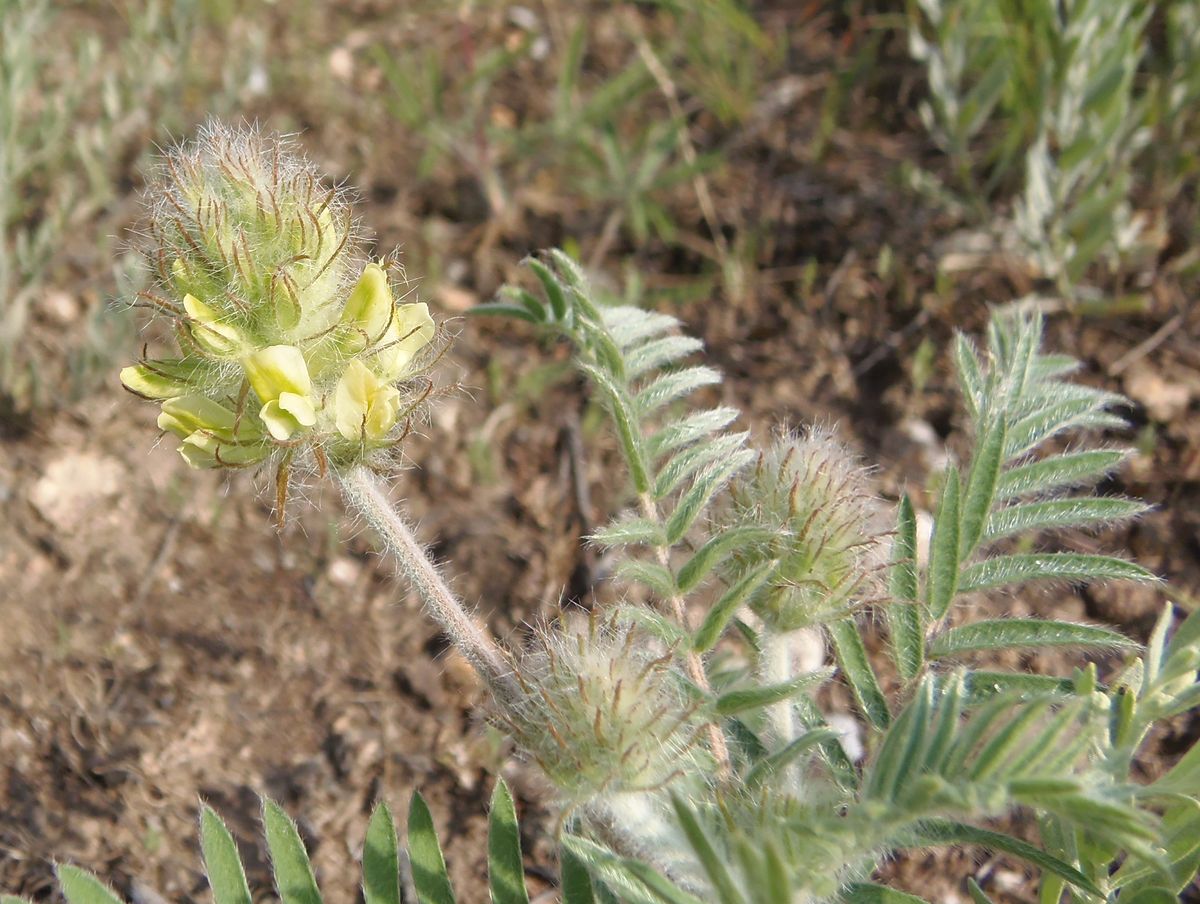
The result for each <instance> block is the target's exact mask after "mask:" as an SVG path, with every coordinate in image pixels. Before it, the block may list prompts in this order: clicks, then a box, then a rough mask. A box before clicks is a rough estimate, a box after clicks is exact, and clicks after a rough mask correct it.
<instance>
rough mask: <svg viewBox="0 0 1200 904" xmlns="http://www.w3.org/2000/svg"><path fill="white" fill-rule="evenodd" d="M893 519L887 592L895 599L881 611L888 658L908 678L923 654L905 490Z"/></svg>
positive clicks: (913, 521) (913, 522) (912, 520)
mask: <svg viewBox="0 0 1200 904" xmlns="http://www.w3.org/2000/svg"><path fill="white" fill-rule="evenodd" d="M896 521H897V524H896V540H895V542H894V543H893V544H892V569H891V593H892V598H893V600H895V602H893V603H892V605H890V606H888V607H887V609H886V610H885V611H886V612H887V619H888V638H889V640H890V641H891V647H892V659H893V660H894V662H895V663H896V669H897V670H898V671H899V672H900V677H901V678H904V679H905V680H911V679H912V678H914V677H916V675H917V674H918V673H919V672H920V671H921V665H922V663H923V660H924V658H925V627H924V625H923V624H922V623H921V609H920V607H919V606H918V605H917V595H918V586H917V516H916V512H914V511H913V504H912V500H911V499H909V498H908V495H907V494H905V495H904V496H903V497H901V499H900V507H899V512H898V513H897V518H896Z"/></svg>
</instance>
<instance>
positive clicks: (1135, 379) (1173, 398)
mask: <svg viewBox="0 0 1200 904" xmlns="http://www.w3.org/2000/svg"><path fill="white" fill-rule="evenodd" d="M1125 392H1126V394H1127V395H1128V396H1129V397H1130V398H1131V399H1133V400H1134V401H1135V402H1138V403H1140V404H1141V405H1142V406H1143V407H1144V408H1145V409H1146V413H1147V414H1148V415H1150V419H1151V420H1154V421H1158V422H1159V423H1161V424H1169V423H1170V422H1171V421H1173V420H1175V419H1176V418H1177V417H1179V416H1180V415H1181V414H1183V413H1184V412H1185V411H1187V407H1188V405H1189V404H1190V403H1191V401H1192V393H1191V389H1189V387H1187V386H1185V385H1183V384H1182V383H1172V382H1170V381H1168V380H1164V379H1163V378H1162V376H1160V375H1159V374H1158V373H1157V372H1155V371H1154V370H1152V369H1150V368H1149V367H1138V368H1134V369H1133V370H1131V371H1130V372H1129V374H1128V375H1126V377H1125Z"/></svg>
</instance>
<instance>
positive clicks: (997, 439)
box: [958, 414, 1008, 562]
mask: <svg viewBox="0 0 1200 904" xmlns="http://www.w3.org/2000/svg"><path fill="white" fill-rule="evenodd" d="M1007 423H1008V421H1007V420H1006V419H1005V417H1004V415H1003V414H1001V415H1000V416H998V417H997V418H996V419H995V420H994V421H993V422H992V423H991V424H989V425H988V429H987V431H986V432H985V433H984V434H983V436H982V437H981V438H980V439H979V445H978V447H977V448H976V450H975V455H974V458H973V460H972V462H971V473H970V475H969V476H968V477H967V489H966V495H965V497H964V499H963V504H962V520H961V526H960V529H959V536H958V560H959V561H960V562H964V561H966V560H967V559H968V558H969V557H970V555H971V553H973V552H974V551H975V547H977V546H978V545H979V538H980V537H981V536H982V535H983V528H984V525H985V524H987V521H988V513H989V512H991V510H992V503H993V502H994V501H995V496H996V483H997V482H998V480H999V477H1000V466H1001V465H1002V464H1003V453H1004V437H1005V430H1006V425H1007Z"/></svg>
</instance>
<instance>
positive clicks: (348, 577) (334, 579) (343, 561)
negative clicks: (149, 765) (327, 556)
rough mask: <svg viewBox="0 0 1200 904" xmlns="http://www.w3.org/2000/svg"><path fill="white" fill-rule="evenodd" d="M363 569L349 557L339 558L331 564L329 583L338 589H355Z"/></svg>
mask: <svg viewBox="0 0 1200 904" xmlns="http://www.w3.org/2000/svg"><path fill="white" fill-rule="evenodd" d="M361 572H362V569H360V568H359V566H358V562H356V561H355V560H354V559H352V558H350V557H349V556H338V557H337V558H336V559H334V560H333V561H332V562H330V563H329V582H330V583H331V584H336V585H337V586H338V587H353V586H354V584H355V582H357V581H358V576H359V574H361Z"/></svg>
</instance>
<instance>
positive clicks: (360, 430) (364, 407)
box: [334, 358, 400, 442]
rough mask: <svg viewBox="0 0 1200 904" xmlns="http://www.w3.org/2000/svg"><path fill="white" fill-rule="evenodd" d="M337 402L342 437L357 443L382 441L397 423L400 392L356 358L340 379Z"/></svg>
mask: <svg viewBox="0 0 1200 904" xmlns="http://www.w3.org/2000/svg"><path fill="white" fill-rule="evenodd" d="M334 405H335V410H336V415H337V417H336V419H337V428H338V432H339V433H341V434H342V436H344V437H346V439H348V440H352V441H355V442H365V441H370V440H380V439H383V438H384V437H386V436H387V435H388V433H390V432H391V429H392V427H394V426H395V425H396V417H397V415H398V414H399V411H400V392H399V391H398V390H397V389H396V387H395V386H392V385H391V384H390V383H384V382H383V381H382V380H380V379H379V378H378V377H377V376H375V374H373V373H372V372H371V369H370V368H368V367H367V366H366V365H365V364H363V363H362V362H361V361H359V360H358V359H357V358H353V359H351V361H350V364H349V365H348V366H347V367H346V372H345V373H344V374H342V378H341V379H340V380H339V381H338V385H337V393H336V395H335V397H334Z"/></svg>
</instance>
